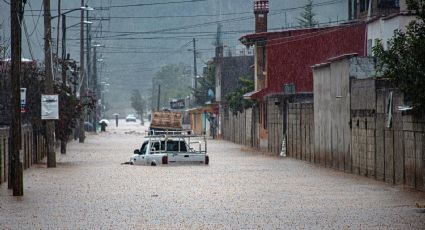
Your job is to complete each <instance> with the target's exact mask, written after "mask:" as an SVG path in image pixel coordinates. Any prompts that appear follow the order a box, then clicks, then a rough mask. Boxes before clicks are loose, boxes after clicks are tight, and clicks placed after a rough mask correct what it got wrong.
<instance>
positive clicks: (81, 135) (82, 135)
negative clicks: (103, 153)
mask: <svg viewBox="0 0 425 230" xmlns="http://www.w3.org/2000/svg"><path fill="white" fill-rule="evenodd" d="M81 6H84V0H81ZM84 7H85V9H87V10H86V11H87V12H88V9H92V8H89V7H88V6H84ZM84 22H85V21H84V10H82V11H81V21H80V80H81V86H80V101H81V99H82V98H83V97H84V96H85V95H84V94H85V91H86V87H85V85H84V84H83V82H84V76H85V72H84V71H85V69H84ZM85 137H86V135H85V131H84V114H81V116H80V119H79V138H78V141H79V142H80V143H84V139H85Z"/></svg>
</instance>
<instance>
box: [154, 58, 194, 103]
mask: <svg viewBox="0 0 425 230" xmlns="http://www.w3.org/2000/svg"><path fill="white" fill-rule="evenodd" d="M192 80H193V75H192V74H191V67H190V66H187V65H184V64H171V65H166V66H163V67H162V68H161V70H159V71H158V72H157V73H156V74H155V77H154V78H153V80H152V102H151V103H152V105H154V106H155V107H156V105H157V100H158V86H159V85H160V86H161V98H160V108H164V107H165V108H168V107H169V106H170V104H169V103H170V100H171V99H184V98H186V97H187V96H189V95H190V87H191V83H192Z"/></svg>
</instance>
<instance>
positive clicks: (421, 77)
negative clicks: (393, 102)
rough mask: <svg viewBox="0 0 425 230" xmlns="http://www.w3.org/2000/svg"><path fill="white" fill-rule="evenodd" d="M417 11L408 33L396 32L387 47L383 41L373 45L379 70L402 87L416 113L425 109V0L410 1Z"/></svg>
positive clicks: (411, 8)
mask: <svg viewBox="0 0 425 230" xmlns="http://www.w3.org/2000/svg"><path fill="white" fill-rule="evenodd" d="M407 4H408V6H409V9H410V10H413V11H415V12H416V15H417V20H415V21H412V22H411V23H410V24H409V25H408V26H407V28H406V32H402V31H396V32H395V33H394V36H393V38H392V39H390V40H389V42H388V49H387V50H385V49H384V46H383V44H382V42H381V41H379V40H378V42H377V45H376V46H375V47H374V48H373V52H374V54H375V56H376V57H377V58H378V60H379V61H378V69H379V71H380V72H382V73H383V75H384V76H385V77H388V78H389V79H390V81H391V82H392V83H393V85H394V86H395V87H397V88H398V89H400V90H401V91H402V92H403V93H404V96H405V99H406V101H408V102H410V103H412V104H411V105H412V106H413V108H414V111H415V112H419V113H423V112H425V91H424V89H425V71H424V70H425V15H424V12H425V0H408V1H407Z"/></svg>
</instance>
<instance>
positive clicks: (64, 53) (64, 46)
mask: <svg viewBox="0 0 425 230" xmlns="http://www.w3.org/2000/svg"><path fill="white" fill-rule="evenodd" d="M66 61H67V58H66V15H65V14H62V85H63V86H64V87H65V86H66V80H67V79H66V69H67V67H68V65H67V63H66Z"/></svg>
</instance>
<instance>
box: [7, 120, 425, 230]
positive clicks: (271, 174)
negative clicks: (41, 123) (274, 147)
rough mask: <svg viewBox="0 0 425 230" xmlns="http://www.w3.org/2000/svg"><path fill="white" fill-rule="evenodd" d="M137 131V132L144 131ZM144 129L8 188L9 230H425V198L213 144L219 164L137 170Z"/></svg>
mask: <svg viewBox="0 0 425 230" xmlns="http://www.w3.org/2000/svg"><path fill="white" fill-rule="evenodd" d="M134 131H136V132H134ZM142 131H143V128H142V127H141V126H140V125H135V124H128V125H121V126H120V127H119V128H117V129H116V128H113V127H109V129H108V132H107V133H101V134H99V135H90V136H89V137H88V138H87V141H86V143H85V144H79V143H78V142H73V143H71V144H70V145H69V150H68V154H66V155H58V167H57V168H55V169H46V168H45V165H43V164H40V165H37V166H35V167H33V168H31V169H29V170H27V171H25V173H24V187H25V196H24V197H23V198H16V197H13V196H11V192H10V191H8V190H7V188H6V186H4V185H2V186H1V187H0V229H100V228H102V229H300V228H303V229H330V228H331V229H425V213H421V211H422V210H419V209H417V208H415V203H416V202H419V203H425V193H420V192H415V191H410V190H403V189H402V188H399V187H391V186H389V185H387V184H385V183H381V182H377V181H374V180H371V179H367V178H363V177H358V176H354V175H349V174H345V173H341V172H337V171H333V170H330V169H325V168H321V167H318V166H314V165H310V164H308V163H306V162H302V161H298V160H294V159H289V158H286V159H280V158H275V157H269V156H263V155H261V154H258V153H254V152H251V151H249V150H244V149H243V148H241V146H238V145H235V144H232V143H229V142H224V141H211V142H209V151H210V155H211V158H210V159H211V161H210V165H209V166H205V165H199V166H196V165H195V166H164V167H162V166H161V167H150V166H146V167H145V166H130V165H121V164H120V163H122V162H124V161H127V160H128V159H129V157H130V155H131V153H132V151H133V149H135V148H137V147H139V145H140V144H141V142H142V139H143V135H142V134H141V133H142Z"/></svg>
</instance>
